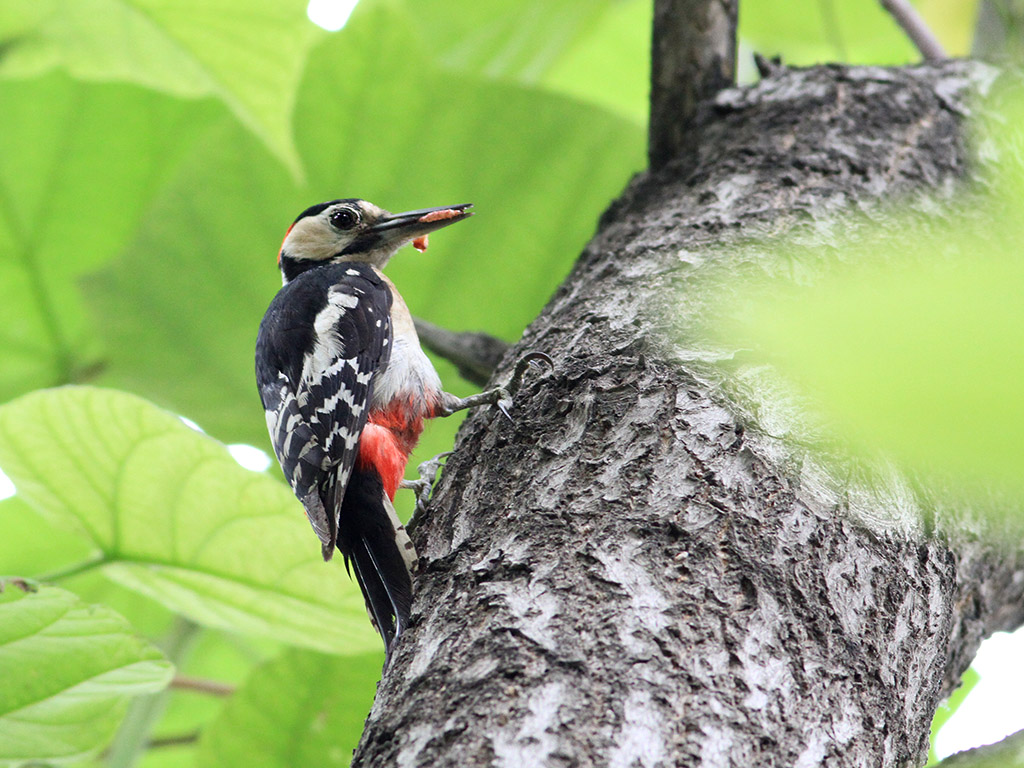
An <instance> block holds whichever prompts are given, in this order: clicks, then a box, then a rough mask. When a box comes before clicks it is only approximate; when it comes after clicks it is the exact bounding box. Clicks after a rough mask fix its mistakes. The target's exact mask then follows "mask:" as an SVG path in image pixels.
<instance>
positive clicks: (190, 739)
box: [147, 731, 199, 749]
mask: <svg viewBox="0 0 1024 768" xmlns="http://www.w3.org/2000/svg"><path fill="white" fill-rule="evenodd" d="M197 741H199V731H192V732H191V733H181V734H178V735H177V736H162V737H160V738H157V739H150V740H149V744H148V745H147V746H148V747H149V748H150V749H160V748H161V747H180V746H183V745H185V744H195V743H196V742H197Z"/></svg>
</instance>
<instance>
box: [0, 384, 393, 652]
mask: <svg viewBox="0 0 1024 768" xmlns="http://www.w3.org/2000/svg"><path fill="white" fill-rule="evenodd" d="M0 468H2V469H3V471H4V472H6V473H7V474H8V475H9V476H10V477H11V479H12V480H14V483H15V485H16V486H17V488H18V493H19V495H21V496H22V497H23V498H24V499H25V500H26V501H28V502H29V503H30V504H32V505H33V506H35V507H36V508H37V509H39V510H40V511H42V512H43V513H44V514H46V515H48V516H50V517H51V518H52V519H53V520H55V521H59V523H60V524H61V525H62V526H63V527H65V528H69V529H71V530H73V531H76V532H78V533H79V534H80V535H82V536H84V537H85V538H86V539H87V540H89V541H90V542H91V543H92V544H93V545H94V546H95V547H96V548H97V549H98V550H100V553H101V560H99V564H100V565H101V566H102V567H103V569H104V571H105V573H106V574H107V575H109V576H110V577H111V578H113V579H115V580H116V581H118V582H119V583H121V584H123V585H125V586H128V587H130V588H132V589H135V590H137V591H139V592H142V593H143V594H145V595H148V596H150V597H152V598H154V599H156V600H159V601H160V602H162V603H163V604H165V605H166V606H168V607H169V608H171V609H172V610H175V611H179V612H181V613H183V614H185V615H186V616H188V617H190V618H192V619H194V620H196V621H198V622H201V623H205V624H207V625H210V626H214V627H224V628H229V629H233V630H236V631H241V632H248V633H253V634H259V635H266V636H269V637H272V638H276V639H279V640H283V641H285V642H289V643H294V644H298V645H304V646H307V647H311V648H317V649H321V650H326V651H331V652H335V653H353V652H361V651H365V650H367V649H371V648H376V647H377V644H378V642H379V641H378V640H377V639H376V637H375V635H374V633H373V630H372V629H371V628H370V625H369V622H367V620H366V616H365V612H364V609H363V601H362V597H361V596H360V594H359V590H358V589H357V588H356V587H355V585H354V584H353V582H351V581H350V579H349V578H348V577H347V576H346V575H345V573H344V569H343V568H342V567H341V564H340V563H333V564H331V565H325V564H324V563H322V562H321V561H320V557H319V548H318V545H317V543H316V540H315V537H314V536H313V534H312V532H311V531H310V530H308V524H307V523H306V522H305V521H304V520H303V519H302V513H301V507H300V506H299V505H298V502H297V501H296V500H295V499H294V497H293V496H292V494H291V492H290V491H289V490H288V488H287V487H286V486H284V485H283V484H282V483H279V482H276V481H275V480H273V479H272V478H270V477H268V476H266V475H262V474H257V473H254V472H249V471H248V470H245V469H242V468H241V467H240V466H238V464H237V463H236V462H235V461H234V460H233V459H232V458H231V456H230V454H229V453H228V452H227V450H226V449H225V448H224V447H223V446H222V445H220V444H219V443H217V442H216V441H214V440H211V439H210V438H208V437H206V436H204V435H201V434H199V433H197V432H195V431H194V430H192V429H189V428H188V427H186V426H185V425H184V424H183V423H182V422H181V421H180V420H179V419H177V418H176V417H174V416H173V415H171V414H169V413H166V412H163V411H161V410H159V409H157V408H154V407H153V406H152V405H150V404H149V403H146V402H145V401H143V400H141V399H139V398H137V397H134V396H132V395H128V394H125V393H120V392H112V391H107V390H99V389H93V388H87V387H69V388H64V389H58V390H48V391H43V392H36V393H32V394H30V395H26V396H24V397H22V398H20V399H18V400H16V401H14V402H12V403H9V404H7V405H6V406H3V407H0Z"/></svg>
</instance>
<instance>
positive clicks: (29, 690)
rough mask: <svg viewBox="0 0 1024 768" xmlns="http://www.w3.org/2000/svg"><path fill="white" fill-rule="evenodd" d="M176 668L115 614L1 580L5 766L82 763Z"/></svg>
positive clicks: (0, 701) (0, 700)
mask: <svg viewBox="0 0 1024 768" xmlns="http://www.w3.org/2000/svg"><path fill="white" fill-rule="evenodd" d="M172 670H173V667H172V665H171V663H170V662H169V661H167V660H166V659H165V658H164V656H163V654H162V653H160V651H159V650H158V649H157V648H156V647H154V646H153V645H151V644H150V643H148V642H146V641H144V640H142V639H140V638H138V637H136V636H135V635H134V634H133V632H132V629H131V627H130V626H129V625H128V622H126V621H125V620H124V619H123V618H122V617H121V616H119V615H118V614H117V613H115V612H114V611H112V610H110V609H109V608H105V607H103V606H97V605H86V604H85V603H83V602H82V601H81V600H79V599H78V598H77V597H75V596H74V595H73V594H71V593H70V592H65V591H64V590H62V589H57V588H56V587H45V586H44V587H42V588H40V589H39V590H38V591H35V589H34V588H32V587H30V586H28V585H24V583H23V582H16V581H11V580H8V581H7V582H6V583H5V582H4V581H0V680H3V685H0V765H20V764H22V762H26V761H33V760H38V761H43V760H46V761H52V762H57V761H60V762H63V761H66V760H70V759H73V758H82V757H84V756H87V755H89V754H90V753H92V752H95V751H96V750H98V749H100V748H101V747H102V746H103V745H104V744H106V743H107V741H109V739H110V737H111V736H112V735H113V732H114V729H115V728H116V727H117V724H118V723H119V722H120V721H121V718H122V717H123V716H124V712H125V708H126V706H127V704H128V700H129V698H130V697H132V696H137V695H139V694H141V693H152V692H154V691H158V690H160V689H161V688H163V687H164V686H165V685H166V684H167V682H168V681H169V680H170V677H171V673H172Z"/></svg>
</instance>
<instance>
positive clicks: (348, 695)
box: [196, 650, 383, 768]
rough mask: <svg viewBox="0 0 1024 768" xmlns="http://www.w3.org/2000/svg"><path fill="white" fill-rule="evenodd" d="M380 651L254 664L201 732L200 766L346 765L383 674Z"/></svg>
mask: <svg viewBox="0 0 1024 768" xmlns="http://www.w3.org/2000/svg"><path fill="white" fill-rule="evenodd" d="M382 661H383V658H382V656H381V654H367V655H363V656H349V657H345V658H338V657H332V656H324V655H322V654H317V653H310V652H308V651H298V650H290V651H286V652H285V653H284V654H283V655H282V656H280V657H279V658H277V659H275V660H273V661H271V662H269V663H267V664H265V665H264V666H262V667H260V668H258V669H256V670H255V671H254V672H253V673H252V675H251V676H250V678H249V680H248V681H247V682H246V683H245V685H244V686H243V687H242V688H241V689H239V690H238V691H237V692H236V693H235V695H234V696H232V698H231V701H229V702H228V703H227V705H226V706H225V707H224V710H223V711H222V712H221V714H220V716H219V717H218V718H217V719H215V720H214V721H213V722H212V723H211V724H210V725H209V726H208V727H207V728H205V729H204V730H203V737H202V740H201V741H200V743H199V749H198V751H197V754H196V765H197V766H199V767H200V768H206V767H207V766H209V767H210V768H220V766H228V765H259V766H261V768H327V767H329V766H337V767H338V768H344V766H347V765H348V764H349V762H350V758H351V756H352V750H353V749H355V746H356V743H357V742H358V741H359V735H360V734H361V733H362V730H363V721H364V719H365V718H366V713H367V712H369V710H370V706H371V704H373V694H374V683H376V681H377V679H378V678H379V677H380V667H381V662H382Z"/></svg>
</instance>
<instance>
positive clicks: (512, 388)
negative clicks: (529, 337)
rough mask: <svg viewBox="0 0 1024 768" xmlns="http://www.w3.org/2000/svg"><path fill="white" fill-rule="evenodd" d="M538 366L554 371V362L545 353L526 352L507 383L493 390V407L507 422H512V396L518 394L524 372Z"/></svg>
mask: <svg viewBox="0 0 1024 768" xmlns="http://www.w3.org/2000/svg"><path fill="white" fill-rule="evenodd" d="M540 364H544V365H546V366H547V367H548V371H549V372H550V371H553V370H554V369H555V361H554V360H552V359H551V357H550V355H548V354H547V353H545V352H527V353H526V354H525V355H523V356H522V357H520V358H519V359H518V360H516V367H515V368H514V369H513V370H512V377H511V378H510V379H509V380H508V383H507V384H506V385H505V386H503V387H498V388H496V389H495V390H494V392H495V394H496V397H497V399H496V400H495V405H497V406H498V410H499V411H501V412H502V413H503V414H504V415H505V418H506V419H508V420H509V421H512V413H511V411H512V396H513V395H514V394H515V393H516V392H518V391H519V388H520V387H521V386H522V384H523V378H524V377H525V376H526V372H527V371H529V370H530V369H531V368H534V367H536V366H538V365H540Z"/></svg>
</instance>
